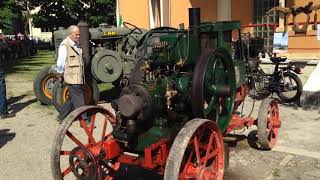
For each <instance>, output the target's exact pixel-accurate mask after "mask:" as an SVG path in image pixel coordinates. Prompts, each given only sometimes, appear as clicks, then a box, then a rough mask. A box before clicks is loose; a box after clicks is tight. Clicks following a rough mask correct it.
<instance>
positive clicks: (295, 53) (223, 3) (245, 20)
mask: <svg viewBox="0 0 320 180" xmlns="http://www.w3.org/2000/svg"><path fill="white" fill-rule="evenodd" d="M309 2H313V6H317V5H320V0H312V1H310V0H135V1H131V0H117V22H118V23H119V21H120V19H121V20H122V21H124V22H130V23H132V24H135V25H137V26H138V27H143V28H146V29H151V28H155V27H160V26H171V27H178V25H179V24H180V23H184V25H185V27H188V25H189V24H188V8H191V7H199V8H201V20H202V21H228V20H240V21H241V24H242V26H243V32H250V33H252V34H253V35H254V36H258V37H263V38H264V39H265V46H266V47H269V48H270V47H271V48H272V45H273V34H274V32H287V33H288V36H289V38H288V50H287V51H286V53H284V55H286V56H288V57H289V58H290V59H320V41H319V40H318V39H317V30H314V29H313V28H312V24H311V23H313V21H314V16H315V13H317V12H318V13H320V10H319V11H313V12H312V13H311V14H310V17H311V21H310V24H309V26H308V28H307V32H306V33H302V34H301V33H295V32H294V31H293V29H292V24H293V21H292V19H293V18H292V15H290V16H289V18H288V19H286V17H285V15H284V14H283V13H279V12H277V11H275V12H273V13H271V14H270V15H266V12H267V11H269V10H270V9H272V8H273V7H292V6H297V7H299V6H303V7H304V6H306V5H307V4H308V3H309ZM295 19H296V22H298V23H299V24H303V23H305V22H306V21H307V15H306V14H303V13H301V14H299V15H297V16H296V18H295ZM271 24H275V26H271ZM285 24H288V28H285ZM319 24H320V20H319ZM268 25H270V26H268ZM300 26H302V25H300Z"/></svg>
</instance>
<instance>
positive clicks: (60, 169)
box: [51, 106, 117, 180]
mask: <svg viewBox="0 0 320 180" xmlns="http://www.w3.org/2000/svg"><path fill="white" fill-rule="evenodd" d="M84 116H87V117H89V119H90V121H89V122H86V121H85V120H84V118H83V117H84ZM114 123H115V117H114V115H113V114H112V113H111V112H109V111H108V110H106V109H104V108H102V107H99V106H84V107H81V108H78V109H76V110H75V111H73V112H72V113H70V114H69V115H68V116H67V117H66V119H65V120H63V121H62V124H61V125H60V126H59V129H58V131H57V132H56V135H55V138H54V140H53V144H52V150H51V170H52V174H53V177H54V179H55V180H62V179H86V180H89V179H90V180H91V179H95V180H102V179H103V180H105V179H108V177H110V176H111V174H110V173H111V172H112V171H113V170H116V169H117V164H116V163H114V162H112V161H106V160H104V155H105V153H106V152H105V148H104V146H103V145H104V142H105V141H107V140H108V139H109V138H110V137H111V132H112V124H114Z"/></svg>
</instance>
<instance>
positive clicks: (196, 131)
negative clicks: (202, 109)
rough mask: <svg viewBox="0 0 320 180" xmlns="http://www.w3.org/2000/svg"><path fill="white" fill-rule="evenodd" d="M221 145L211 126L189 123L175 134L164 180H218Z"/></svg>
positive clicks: (196, 121)
mask: <svg viewBox="0 0 320 180" xmlns="http://www.w3.org/2000/svg"><path fill="white" fill-rule="evenodd" d="M224 163H225V162H224V144H223V140H222V135H221V132H220V130H219V128H218V126H217V125H216V123H215V122H213V121H211V120H207V119H198V118H197V119H193V120H191V121H189V122H188V123H187V124H186V125H185V126H184V127H183V128H182V129H181V130H180V132H179V133H178V135H177V137H176V138H175V140H174V142H173V145H172V147H171V149H170V152H169V156H168V159H167V163H166V168H165V173H164V179H165V180H178V179H210V180H222V179H223V174H224Z"/></svg>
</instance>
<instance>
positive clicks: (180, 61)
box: [176, 59, 186, 67]
mask: <svg viewBox="0 0 320 180" xmlns="http://www.w3.org/2000/svg"><path fill="white" fill-rule="evenodd" d="M185 63H186V61H185V60H183V59H180V60H179V61H178V62H177V63H176V66H178V67H183V66H184V64H185Z"/></svg>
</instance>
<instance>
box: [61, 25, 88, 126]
mask: <svg viewBox="0 0 320 180" xmlns="http://www.w3.org/2000/svg"><path fill="white" fill-rule="evenodd" d="M79 39H80V29H79V27H78V26H74V25H72V26H70V27H69V28H68V36H67V38H65V39H64V40H63V41H62V42H61V44H60V46H59V50H58V60H57V73H59V74H60V76H59V78H60V80H61V81H62V80H63V81H64V82H65V83H66V84H67V87H68V90H69V98H68V99H67V101H66V102H65V103H64V105H63V107H62V109H61V112H60V114H59V115H58V120H59V121H60V122H61V121H62V120H63V119H64V118H65V117H66V116H67V115H68V114H69V113H70V112H71V111H72V110H73V109H76V108H78V107H81V106H84V105H85V101H84V92H83V89H82V85H83V84H84V83H85V82H84V81H85V72H84V62H83V58H82V49H81V48H80V46H79Z"/></svg>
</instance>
